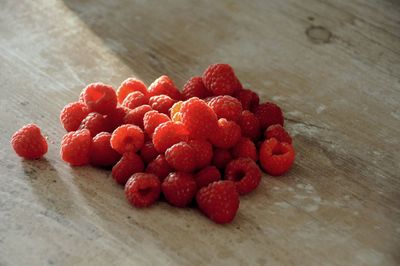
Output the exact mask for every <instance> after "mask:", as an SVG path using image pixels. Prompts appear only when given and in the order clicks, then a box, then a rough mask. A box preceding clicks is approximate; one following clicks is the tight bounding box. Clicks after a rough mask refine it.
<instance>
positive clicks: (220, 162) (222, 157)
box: [212, 149, 233, 170]
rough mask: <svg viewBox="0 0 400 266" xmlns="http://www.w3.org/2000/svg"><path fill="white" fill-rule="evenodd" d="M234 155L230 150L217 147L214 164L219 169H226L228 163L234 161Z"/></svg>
mask: <svg viewBox="0 0 400 266" xmlns="http://www.w3.org/2000/svg"><path fill="white" fill-rule="evenodd" d="M232 159H233V157H232V154H231V153H230V152H229V150H225V149H215V150H214V154H213V159H212V164H213V165H215V166H216V167H217V168H218V169H221V170H223V169H225V167H226V165H227V164H228V163H229V162H230V161H232Z"/></svg>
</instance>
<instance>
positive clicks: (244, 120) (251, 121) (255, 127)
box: [239, 110, 261, 141]
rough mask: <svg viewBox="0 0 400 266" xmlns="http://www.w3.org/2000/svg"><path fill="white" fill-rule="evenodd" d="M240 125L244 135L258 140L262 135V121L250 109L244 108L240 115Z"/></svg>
mask: <svg viewBox="0 0 400 266" xmlns="http://www.w3.org/2000/svg"><path fill="white" fill-rule="evenodd" d="M239 126H240V128H241V132H242V136H243V137H246V138H250V139H251V140H253V141H257V140H258V139H259V137H260V135H261V129H260V121H259V120H258V118H257V117H256V116H255V115H254V114H253V113H252V112H250V111H247V110H244V111H243V112H242V115H241V116H240V121H239Z"/></svg>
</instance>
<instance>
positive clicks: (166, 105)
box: [149, 95, 176, 115]
mask: <svg viewBox="0 0 400 266" xmlns="http://www.w3.org/2000/svg"><path fill="white" fill-rule="evenodd" d="M174 103H176V100H174V99H172V98H171V97H169V96H167V95H157V96H153V97H151V98H150V100H149V105H150V106H151V107H152V108H153V109H154V110H156V111H158V112H160V113H163V114H166V115H169V109H170V108H171V107H172V106H173V105H174Z"/></svg>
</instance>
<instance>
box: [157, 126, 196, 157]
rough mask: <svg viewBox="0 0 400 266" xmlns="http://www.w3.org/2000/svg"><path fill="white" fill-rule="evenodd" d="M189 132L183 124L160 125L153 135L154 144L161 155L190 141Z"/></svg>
mask: <svg viewBox="0 0 400 266" xmlns="http://www.w3.org/2000/svg"><path fill="white" fill-rule="evenodd" d="M188 139H189V136H188V131H187V130H186V128H185V127H184V125H183V124H182V123H179V122H176V123H175V122H172V121H168V122H165V123H162V124H161V125H159V126H158V127H157V128H156V129H155V130H154V134H153V144H154V147H155V148H156V150H157V151H158V152H159V153H164V152H165V151H166V150H167V149H168V148H169V147H171V146H172V145H174V144H175V143H178V142H181V141H188Z"/></svg>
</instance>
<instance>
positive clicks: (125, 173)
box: [111, 152, 144, 185]
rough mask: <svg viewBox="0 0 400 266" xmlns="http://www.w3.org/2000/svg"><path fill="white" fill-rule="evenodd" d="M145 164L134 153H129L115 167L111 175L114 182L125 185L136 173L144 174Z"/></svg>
mask: <svg viewBox="0 0 400 266" xmlns="http://www.w3.org/2000/svg"><path fill="white" fill-rule="evenodd" d="M143 170H144V164H143V161H142V159H141V158H140V157H139V156H138V155H137V154H136V153H134V152H127V153H124V155H122V158H121V159H120V160H119V162H118V163H117V164H116V165H114V167H113V168H112V171H111V175H112V177H113V178H114V180H115V181H116V182H117V183H118V184H120V185H125V183H126V181H128V179H129V178H130V177H131V176H132V175H133V174H135V173H139V172H143Z"/></svg>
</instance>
